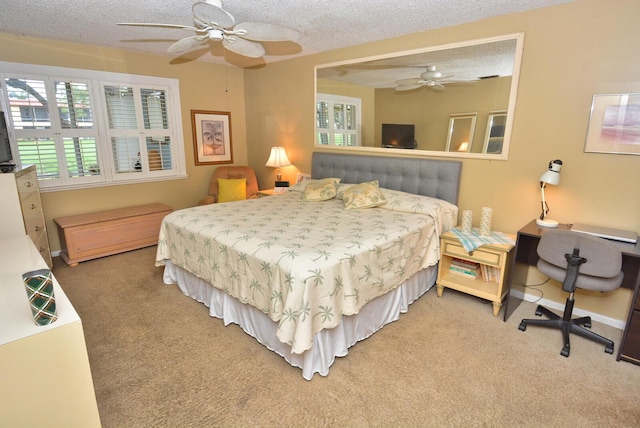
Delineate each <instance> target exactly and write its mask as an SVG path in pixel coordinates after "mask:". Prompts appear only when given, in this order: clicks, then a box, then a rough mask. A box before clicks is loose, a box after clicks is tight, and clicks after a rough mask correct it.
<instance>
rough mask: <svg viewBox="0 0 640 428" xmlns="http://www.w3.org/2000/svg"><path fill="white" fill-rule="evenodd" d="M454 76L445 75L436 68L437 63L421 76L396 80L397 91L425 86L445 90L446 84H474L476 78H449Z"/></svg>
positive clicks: (428, 67) (435, 89)
mask: <svg viewBox="0 0 640 428" xmlns="http://www.w3.org/2000/svg"><path fill="white" fill-rule="evenodd" d="M451 77H453V76H443V75H442V73H441V72H440V71H438V70H436V66H435V65H429V66H427V69H426V71H425V72H423V73H422V74H420V77H417V78H409V79H401V80H398V81H396V87H395V90H396V91H410V90H412V89H418V88H421V87H423V86H426V87H427V88H430V89H432V90H434V91H444V85H449V84H452V83H455V84H473V83H475V80H447V79H450V78H451Z"/></svg>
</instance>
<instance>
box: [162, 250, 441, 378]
mask: <svg viewBox="0 0 640 428" xmlns="http://www.w3.org/2000/svg"><path fill="white" fill-rule="evenodd" d="M436 274H437V266H432V267H430V268H428V269H424V270H422V271H420V272H418V273H417V274H415V275H414V276H413V277H412V278H410V279H408V280H407V281H405V282H404V283H403V284H402V285H401V286H399V287H397V288H395V289H393V290H391V291H389V292H388V293H387V294H385V295H383V296H380V297H378V298H376V299H374V300H372V301H371V302H369V303H368V304H367V305H365V306H364V308H362V309H361V310H360V313H359V314H357V315H351V316H344V317H343V318H342V322H341V323H340V324H339V325H338V326H337V327H335V328H332V329H330V330H322V331H320V332H319V333H316V335H315V338H314V341H313V346H312V348H311V349H309V350H307V351H306V352H304V353H303V354H294V353H292V352H291V346H289V345H287V344H285V343H282V342H280V341H279V340H278V338H277V337H276V331H277V328H278V324H277V323H275V322H273V321H272V320H271V319H270V318H269V317H268V316H267V315H265V314H264V313H263V312H261V311H260V310H258V309H256V308H254V307H253V306H250V305H247V304H243V303H241V302H240V301H238V300H237V299H235V298H233V297H231V296H229V295H228V294H226V293H225V292H223V291H221V290H219V289H217V288H215V287H213V286H212V285H211V284H209V283H208V282H206V281H205V280H203V279H200V278H198V277H196V276H195V275H192V274H191V273H189V272H187V271H185V270H184V269H181V268H179V267H177V266H175V265H173V264H172V263H171V262H170V261H167V264H166V266H165V269H164V278H163V279H164V283H165V284H178V287H180V290H182V292H183V293H184V294H185V295H187V296H189V297H191V298H193V299H194V300H197V301H198V302H201V303H204V304H205V305H206V306H207V307H208V308H209V315H210V316H212V317H215V318H220V319H222V320H223V321H224V324H225V325H229V324H231V323H234V324H238V325H239V326H240V327H241V328H242V329H243V330H244V331H245V332H246V333H247V334H249V335H251V336H253V337H254V338H256V340H258V342H260V343H261V344H263V345H264V346H266V347H267V348H269V349H270V350H272V351H273V352H275V353H276V354H278V355H280V356H282V357H283V358H284V359H285V360H286V361H287V362H288V363H289V364H291V365H292V366H294V367H299V368H301V369H302V376H303V377H304V378H305V379H307V380H311V378H312V377H313V375H314V374H315V373H319V374H320V375H321V376H327V375H328V374H329V367H330V366H331V365H332V364H333V362H334V360H335V358H336V357H344V356H345V355H347V354H348V353H349V348H350V347H351V346H353V345H355V343H356V342H358V341H360V340H363V339H366V338H367V337H369V336H371V335H372V334H373V333H375V332H376V331H378V330H379V329H381V328H382V327H383V326H384V325H385V324H388V323H390V322H393V321H396V320H397V319H398V318H400V314H401V313H405V312H407V310H408V309H409V305H410V304H411V303H413V302H414V301H415V300H416V299H417V298H419V297H420V296H422V295H423V294H424V293H426V292H427V291H428V290H429V289H430V288H431V287H432V286H433V284H434V283H435V280H436Z"/></svg>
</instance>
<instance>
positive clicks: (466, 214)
mask: <svg viewBox="0 0 640 428" xmlns="http://www.w3.org/2000/svg"><path fill="white" fill-rule="evenodd" d="M472 224H473V213H472V212H471V210H464V211H462V233H471V227H472Z"/></svg>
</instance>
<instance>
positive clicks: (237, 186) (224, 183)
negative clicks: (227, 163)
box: [218, 178, 247, 202]
mask: <svg viewBox="0 0 640 428" xmlns="http://www.w3.org/2000/svg"><path fill="white" fill-rule="evenodd" d="M245 199H247V179H246V178H218V202H232V201H242V200H245Z"/></svg>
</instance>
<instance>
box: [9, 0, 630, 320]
mask: <svg viewBox="0 0 640 428" xmlns="http://www.w3.org/2000/svg"><path fill="white" fill-rule="evenodd" d="M638 16H640V2H638V1H636V0H609V1H607V2H603V1H600V0H577V1H575V2H571V3H567V4H564V5H560V6H554V7H551V8H544V9H539V10H533V11H529V12H524V13H520V14H513V15H508V16H500V17H496V18H492V19H488V20H484V21H479V22H475V23H470V24H465V25H460V26H455V27H449V28H444V29H440V30H433V31H429V32H424V33H417V34H412V35H409V36H404V37H399V38H394V39H388V40H384V41H380V42H376V43H370V44H366V45H362V46H358V47H355V48H347V49H340V50H336V51H331V52H327V53H322V54H316V55H309V56H306V57H300V58H295V59H291V60H286V61H279V62H274V63H270V64H268V65H267V66H265V67H261V68H255V69H245V70H240V69H237V68H233V67H226V66H216V65H210V64H202V63H198V64H196V63H191V62H182V63H181V62H180V61H177V60H173V59H172V58H170V57H163V56H162V57H161V56H150V55H141V54H138V53H132V52H126V51H122V50H114V49H105V48H97V47H90V46H83V45H77V44H70V43H62V42H49V41H44V40H38V39H29V38H23V37H19V36H8V35H1V34H0V60H2V61H15V62H26V63H39V64H45V65H57V66H66V67H76V68H89V69H95V70H104V71H114V72H129V73H136V74H148V75H157V76H163V77H174V78H177V79H179V80H180V89H181V97H182V98H181V103H182V109H183V111H182V120H183V127H184V144H185V150H186V157H187V171H188V174H189V178H188V179H186V180H176V181H168V182H162V183H148V184H136V185H125V186H113V187H103V188H96V189H87V190H77V191H65V192H55V193H46V194H44V195H43V204H44V209H45V215H46V217H47V226H48V228H49V236H50V240H51V244H52V248H53V249H54V250H57V249H59V242H58V238H57V232H56V231H55V229H54V225H53V221H52V219H53V218H55V217H58V216H62V215H67V214H74V213H80V212H88V211H95V210H99V209H106V208H117V207H121V206H128V205H132V204H137V203H144V202H150V201H157V202H164V203H167V204H169V205H171V206H173V207H174V208H182V207H186V206H190V205H194V204H195V203H197V201H198V199H199V198H200V197H201V196H202V195H204V194H205V193H206V189H207V185H208V180H209V178H210V176H211V171H212V170H213V169H214V167H213V166H199V167H195V166H194V162H193V150H192V138H191V125H190V113H189V110H191V109H202V110H220V111H230V112H231V114H232V132H233V145H234V160H235V162H234V163H236V164H244V163H248V164H249V165H250V166H253V167H254V168H255V169H256V172H257V174H258V181H259V183H260V185H261V187H262V188H267V187H271V186H272V183H273V180H274V179H275V171H274V170H273V169H271V168H266V167H264V163H265V162H266V159H267V158H268V155H269V148H270V147H271V146H274V145H282V146H284V147H285V148H286V149H287V153H288V155H289V158H290V159H291V161H292V162H293V163H294V166H291V167H286V168H283V170H282V173H283V178H284V179H289V180H292V181H293V180H295V176H296V173H297V172H298V171H302V172H309V171H310V166H311V153H312V152H313V151H314V150H316V149H315V147H314V66H315V65H318V64H325V63H330V62H335V61H341V60H345V59H350V58H360V57H366V56H370V55H377V54H381V53H387V52H392V51H397V50H408V49H413V48H421V47H425V46H435V45H441V44H446V43H451V42H457V41H463V40H469V39H477V38H484V37H490V36H497V35H503V34H509V33H515V32H524V33H525V45H524V57H523V62H522V69H521V79H520V85H519V89H518V99H517V105H516V114H515V118H514V127H513V137H512V142H511V151H510V154H509V159H508V161H486V160H485V161H483V160H464V167H463V173H462V186H461V193H460V200H459V206H460V208H461V209H471V210H473V211H474V212H476V213H479V212H480V209H481V207H483V206H490V207H493V210H494V221H493V224H494V229H496V230H501V231H505V232H510V233H515V232H516V231H517V230H518V229H519V228H520V227H521V226H522V225H524V224H526V223H527V222H529V221H530V220H531V219H533V218H535V217H536V216H537V215H538V213H539V204H540V194H539V188H538V182H537V181H538V178H539V177H540V175H541V174H542V172H543V171H544V170H545V168H546V165H547V163H548V161H549V160H551V159H562V160H563V161H564V163H565V166H564V168H563V170H562V183H561V185H560V186H558V187H552V188H551V187H550V188H549V190H548V191H547V197H548V201H549V204H550V206H551V217H552V218H555V219H557V220H559V221H561V222H565V223H572V222H583V223H591V224H599V225H603V226H610V227H618V228H624V229H630V230H635V231H640V197H638V194H637V193H638V188H640V157H639V156H630V155H626V156H625V155H611V154H594V153H584V152H583V147H584V138H585V134H586V130H587V125H588V121H589V111H590V107H591V99H592V96H593V94H595V93H625V92H640V77H639V76H640V44H638V43H637V41H638V40H640V26H638V25H637V18H638ZM243 79H244V81H243ZM477 221H478V220H477V218H476V223H477ZM624 310H626V308H625V309H624ZM619 312H620V311H618V312H617V313H615V314H614V316H616V317H620V316H621V315H620V313H619Z"/></svg>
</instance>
